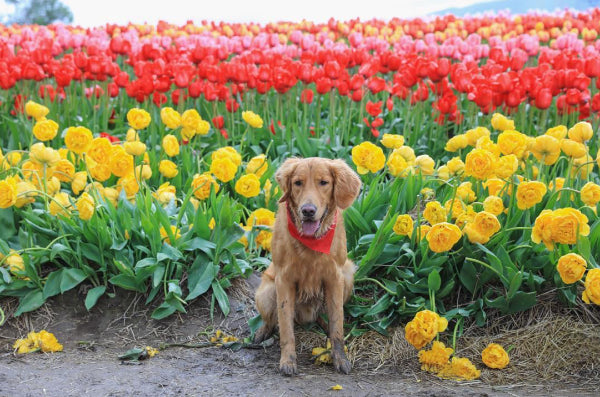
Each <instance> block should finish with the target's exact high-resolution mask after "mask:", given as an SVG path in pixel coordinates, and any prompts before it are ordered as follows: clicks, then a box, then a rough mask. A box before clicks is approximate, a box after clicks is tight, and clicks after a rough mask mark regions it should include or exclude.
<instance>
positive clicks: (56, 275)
mask: <svg viewBox="0 0 600 397" xmlns="http://www.w3.org/2000/svg"><path fill="white" fill-rule="evenodd" d="M63 270H64V269H60V270H56V271H54V272H52V273H50V274H49V275H48V278H47V279H46V283H45V284H44V290H43V296H44V299H48V298H50V297H51V296H54V295H58V294H60V281H61V279H62V273H63Z"/></svg>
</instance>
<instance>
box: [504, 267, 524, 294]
mask: <svg viewBox="0 0 600 397" xmlns="http://www.w3.org/2000/svg"><path fill="white" fill-rule="evenodd" d="M522 282H523V273H521V272H518V273H515V275H514V276H513V278H512V280H510V286H509V288H508V292H507V293H506V296H507V298H508V299H509V300H511V299H512V298H513V297H514V296H515V293H516V292H517V291H518V290H519V288H520V287H521V283H522Z"/></svg>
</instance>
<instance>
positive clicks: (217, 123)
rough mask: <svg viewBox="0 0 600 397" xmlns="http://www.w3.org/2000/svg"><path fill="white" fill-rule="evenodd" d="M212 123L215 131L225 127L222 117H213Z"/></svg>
mask: <svg viewBox="0 0 600 397" xmlns="http://www.w3.org/2000/svg"><path fill="white" fill-rule="evenodd" d="M212 123H213V125H214V126H215V128H216V129H218V130H220V129H222V128H223V127H224V126H225V118H224V117H223V116H215V117H213V118H212Z"/></svg>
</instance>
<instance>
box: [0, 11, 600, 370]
mask: <svg viewBox="0 0 600 397" xmlns="http://www.w3.org/2000/svg"><path fill="white" fill-rule="evenodd" d="M599 29H600V10H598V9H592V10H589V11H586V12H578V13H575V12H566V11H565V12H561V13H555V14H540V13H531V14H526V15H517V16H514V15H513V16H510V15H497V16H494V17H490V16H484V17H466V18H458V17H455V16H452V15H448V16H444V17H436V18H432V19H427V20H423V19H413V20H404V19H399V18H392V19H391V20H389V21H381V20H369V21H360V20H352V21H337V20H334V19H331V20H329V22H328V23H324V24H317V23H311V22H308V21H303V22H296V23H293V22H280V23H270V24H266V25H260V24H254V23H247V24H228V23H212V22H203V23H201V24H193V23H191V22H190V23H188V24H186V25H183V26H176V25H172V24H169V23H166V22H160V23H158V24H157V25H135V24H130V25H127V26H116V25H110V24H107V25H105V26H103V27H97V28H88V29H83V28H80V27H76V26H66V25H60V24H59V25H49V26H37V25H34V26H17V25H12V26H3V25H0V33H1V34H0V148H1V152H0V265H1V266H0V296H2V297H17V298H18V300H19V304H18V307H17V309H16V311H15V312H14V313H13V314H14V315H15V316H18V315H20V314H22V313H25V312H29V311H33V310H36V309H37V308H39V307H40V306H41V305H43V304H44V303H45V302H46V301H47V300H49V299H50V298H52V297H53V296H56V295H59V294H62V293H64V292H66V291H68V290H71V289H74V288H78V289H79V290H80V291H82V293H83V294H84V295H83V296H85V298H84V299H85V301H84V302H83V303H84V304H85V306H86V308H88V310H93V307H94V305H95V304H96V303H97V302H98V300H99V299H109V297H111V296H114V294H115V291H116V290H118V289H126V290H131V291H137V292H139V293H140V294H143V296H144V298H145V302H146V304H147V305H149V306H150V307H151V308H152V317H153V318H155V319H163V318H166V317H168V316H170V315H172V314H173V313H175V312H185V311H186V307H188V306H189V305H193V304H194V301H195V300H196V298H198V297H200V296H202V295H204V294H207V295H206V296H208V297H210V299H211V301H212V309H213V310H220V311H221V312H223V313H224V314H228V313H229V311H230V305H229V298H228V288H229V287H230V286H231V285H232V280H234V279H236V278H240V277H247V276H249V275H250V274H251V273H252V272H253V271H258V272H260V271H262V270H263V269H264V268H266V266H267V265H268V264H269V261H270V244H271V230H270V227H271V226H272V225H273V222H274V216H275V212H276V208H277V205H278V199H279V198H280V197H281V192H280V190H279V187H278V186H277V183H276V181H275V178H274V173H275V171H276V170H277V168H278V166H279V165H280V164H281V163H282V162H283V161H284V160H285V159H286V158H288V157H291V156H302V157H310V156H320V157H327V158H341V159H343V160H345V161H346V162H347V163H348V164H349V165H350V166H351V167H353V169H354V170H356V171H357V172H358V173H359V174H360V176H361V179H362V182H363V188H362V191H361V193H360V195H359V197H358V199H357V200H356V202H355V203H354V204H353V206H351V207H350V208H348V209H347V210H346V211H345V213H344V219H345V224H346V230H347V237H348V252H349V256H350V257H351V258H352V260H353V261H354V262H355V263H356V265H357V272H356V275H355V291H354V294H353V297H352V298H351V300H350V301H349V303H348V304H347V305H346V315H347V319H346V324H347V326H348V327H347V329H346V333H347V334H351V335H358V334H360V333H362V332H364V331H366V330H369V329H372V330H376V331H378V332H381V333H385V332H386V329H388V327H390V326H392V325H401V324H404V323H405V322H406V321H408V320H411V319H413V318H415V319H414V320H413V321H417V318H416V317H415V314H416V313H419V312H421V313H423V310H426V309H427V310H431V311H433V312H436V313H439V315H441V316H443V317H444V319H445V320H447V321H448V322H449V327H450V329H452V327H455V326H456V324H459V323H461V322H464V321H466V320H470V321H473V322H476V323H477V324H479V325H485V324H486V319H487V316H488V314H489V313H491V312H495V313H497V312H500V313H515V312H519V311H524V310H527V309H530V308H532V307H534V306H535V305H536V303H537V301H538V297H539V295H540V294H541V293H547V292H548V291H551V294H552V295H553V296H555V299H556V300H558V301H560V302H562V304H564V305H572V306H575V305H582V304H589V305H592V306H591V307H593V306H595V305H600V269H599V266H598V264H599V263H600V251H599V250H598V249H596V247H598V246H599V245H600V219H599V218H598V214H597V210H598V203H599V202H600V178H599V171H598V165H599V164H600V157H598V154H599V150H598V147H599V144H598V142H599V140H598V127H599V125H600V117H599V116H600V113H599V112H600V80H599V76H600V40H598V31H599ZM434 314H435V313H434ZM445 320H444V321H445ZM436 321H437V320H436ZM253 322H254V320H253V321H251V323H253ZM410 324H412V325H410V326H407V331H406V332H407V339H409V341H410V342H411V343H412V344H414V345H415V346H421V347H422V346H424V345H425V344H426V343H428V342H429V341H431V339H429V340H425V339H423V336H422V333H419V325H418V324H416V323H414V322H411V323H410ZM446 325H448V324H446ZM252 326H253V324H251V327H252ZM411 327H412V328H411ZM444 328H445V327H444ZM436 332H437V331H436ZM446 360H447V359H446Z"/></svg>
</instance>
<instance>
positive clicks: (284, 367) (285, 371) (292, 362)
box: [279, 358, 298, 376]
mask: <svg viewBox="0 0 600 397" xmlns="http://www.w3.org/2000/svg"><path fill="white" fill-rule="evenodd" d="M279 372H281V374H282V375H285V376H293V375H296V374H297V373H298V366H297V365H296V359H295V358H290V359H287V360H283V359H282V360H281V362H280V363H279Z"/></svg>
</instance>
